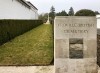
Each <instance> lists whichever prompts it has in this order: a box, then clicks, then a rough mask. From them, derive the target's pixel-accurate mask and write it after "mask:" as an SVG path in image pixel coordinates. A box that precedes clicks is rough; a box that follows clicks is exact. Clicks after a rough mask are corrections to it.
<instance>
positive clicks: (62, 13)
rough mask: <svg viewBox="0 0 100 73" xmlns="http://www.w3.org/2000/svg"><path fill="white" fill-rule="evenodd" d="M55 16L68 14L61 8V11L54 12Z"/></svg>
mask: <svg viewBox="0 0 100 73" xmlns="http://www.w3.org/2000/svg"><path fill="white" fill-rule="evenodd" d="M56 16H68V14H67V12H66V11H65V10H62V11H61V12H59V13H56Z"/></svg>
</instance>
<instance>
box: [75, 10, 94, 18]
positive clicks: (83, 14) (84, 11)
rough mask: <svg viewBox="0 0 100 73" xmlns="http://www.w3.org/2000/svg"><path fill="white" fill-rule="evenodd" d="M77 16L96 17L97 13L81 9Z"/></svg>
mask: <svg viewBox="0 0 100 73" xmlns="http://www.w3.org/2000/svg"><path fill="white" fill-rule="evenodd" d="M75 16H95V12H94V11H92V10H89V9H81V10H79V11H77V12H76V14H75Z"/></svg>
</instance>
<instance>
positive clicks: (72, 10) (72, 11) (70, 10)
mask: <svg viewBox="0 0 100 73" xmlns="http://www.w3.org/2000/svg"><path fill="white" fill-rule="evenodd" d="M68 15H69V16H74V9H73V7H70V9H69V12H68Z"/></svg>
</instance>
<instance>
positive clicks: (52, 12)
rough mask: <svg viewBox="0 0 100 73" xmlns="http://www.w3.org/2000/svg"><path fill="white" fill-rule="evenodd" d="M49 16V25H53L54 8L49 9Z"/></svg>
mask: <svg viewBox="0 0 100 73" xmlns="http://www.w3.org/2000/svg"><path fill="white" fill-rule="evenodd" d="M49 16H50V18H51V23H52V24H53V23H54V18H55V8H54V6H52V7H51V9H50V13H49Z"/></svg>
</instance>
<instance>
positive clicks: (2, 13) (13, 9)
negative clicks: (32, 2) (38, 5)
mask: <svg viewBox="0 0 100 73" xmlns="http://www.w3.org/2000/svg"><path fill="white" fill-rule="evenodd" d="M0 19H38V13H37V10H31V9H28V8H27V7H25V6H24V5H22V4H21V3H19V2H18V1H16V0H0Z"/></svg>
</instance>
